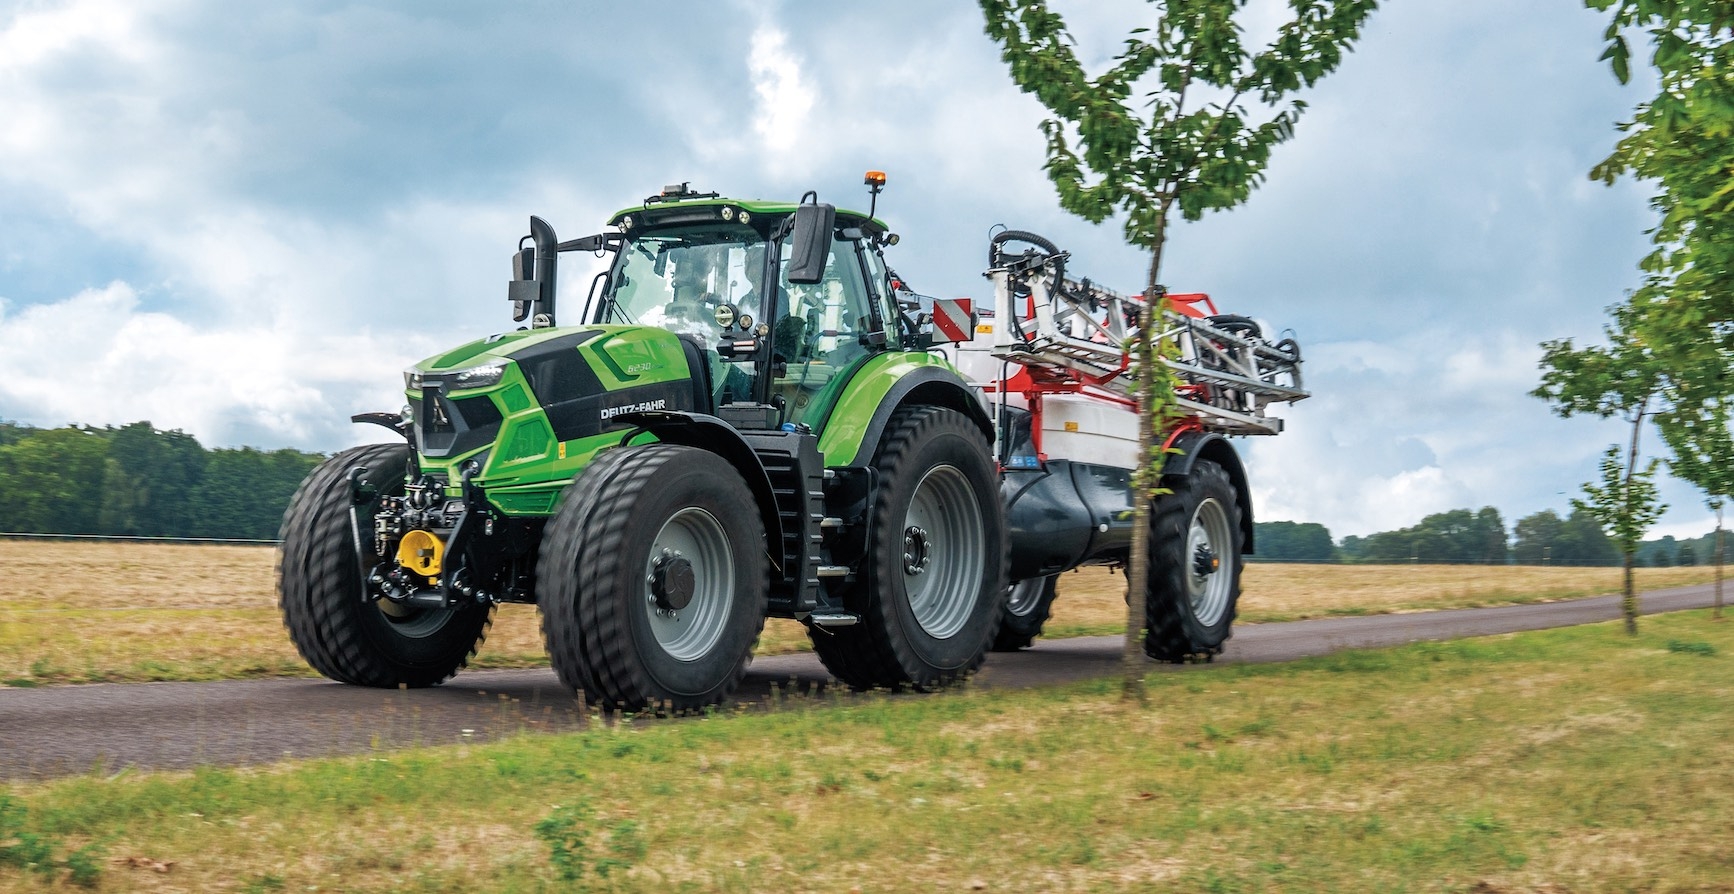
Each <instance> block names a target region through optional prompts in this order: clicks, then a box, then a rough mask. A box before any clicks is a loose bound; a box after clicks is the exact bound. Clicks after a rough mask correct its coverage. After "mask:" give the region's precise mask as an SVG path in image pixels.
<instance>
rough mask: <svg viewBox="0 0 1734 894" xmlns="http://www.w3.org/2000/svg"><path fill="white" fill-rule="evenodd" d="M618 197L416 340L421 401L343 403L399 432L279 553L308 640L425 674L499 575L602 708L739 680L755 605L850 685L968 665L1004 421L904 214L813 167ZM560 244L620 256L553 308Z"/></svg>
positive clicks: (397, 675)
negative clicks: (440, 329)
mask: <svg viewBox="0 0 1734 894" xmlns="http://www.w3.org/2000/svg"><path fill="white" fill-rule="evenodd" d="M883 182H884V181H883V175H879V176H878V177H877V178H875V177H873V176H871V175H870V176H869V185H870V186H871V187H872V194H873V197H874V204H876V202H877V196H878V193H879V189H880V187H881V186H882V185H883ZM608 223H609V226H610V229H609V231H608V232H606V233H604V234H600V235H595V236H588V237H585V238H581V239H575V240H571V241H566V242H561V241H559V239H558V238H557V237H556V236H555V234H554V230H553V228H551V227H550V226H549V225H548V224H547V223H546V222H544V221H543V220H541V219H540V218H531V221H530V235H528V236H526V237H524V240H522V241H521V242H520V244H519V249H518V251H517V252H516V254H515V255H514V257H513V275H514V277H513V280H512V281H511V283H510V287H509V295H508V297H509V299H510V300H511V302H512V304H513V306H514V320H516V321H518V322H527V325H526V326H525V327H524V328H519V329H517V330H515V331H510V332H504V333H500V334H496V335H490V336H488V337H486V338H481V339H478V340H476V341H473V342H470V343H468V344H465V345H462V346H460V347H457V348H454V349H452V350H450V351H447V352H445V353H442V354H439V355H437V356H434V357H430V358H428V359H427V360H424V361H422V362H421V363H418V364H416V365H415V366H414V367H412V368H410V369H409V370H406V371H405V374H404V375H405V396H406V402H407V405H406V406H405V407H404V409H403V411H402V412H401V413H396V414H387V413H375V414H365V415H362V416H357V417H355V418H356V421H358V422H372V423H378V424H381V425H384V426H387V427H389V428H392V429H393V430H395V431H397V432H399V433H400V434H402V435H403V436H404V437H405V439H406V441H407V443H402V444H379V445H370V446H364V447H357V448H353V449H350V450H346V451H343V452H341V453H339V454H337V455H336V456H334V457H332V458H331V459H330V460H328V461H326V462H325V463H324V464H323V465H321V466H320V467H319V468H318V469H316V470H315V471H314V472H313V473H312V474H311V475H310V476H309V477H308V478H307V480H306V481H305V482H304V483H303V484H302V486H301V488H300V490H299V491H298V492H297V494H296V495H295V498H294V500H293V502H292V504H291V506H290V508H289V510H288V513H287V515H286V516H285V519H284V524H283V533H282V540H283V545H282V548H281V555H280V568H279V575H278V576H279V579H278V586H279V593H280V597H281V602H282V608H283V614H284V619H285V623H286V624H287V626H288V628H289V632H290V636H291V638H292V639H293V640H294V642H295V645H296V647H297V648H298V649H299V650H300V652H301V654H302V655H303V656H304V657H305V658H306V660H307V661H308V662H309V663H310V664H311V665H312V666H313V667H314V668H315V669H316V670H318V671H319V672H320V673H322V674H324V675H325V676H327V677H330V678H332V679H334V680H339V681H342V682H346V683H352V684H358V685H364V686H379V687H393V688H395V687H401V686H409V687H419V686H430V685H435V684H438V683H440V682H442V681H444V680H445V679H447V678H449V677H450V676H451V675H452V674H453V673H455V672H456V671H457V670H458V669H459V668H461V667H462V666H463V665H464V663H465V662H466V661H467V660H468V658H469V656H471V655H472V654H474V652H475V650H476V649H477V647H478V646H479V644H480V643H481V640H482V637H483V636H484V634H485V632H486V630H487V627H488V624H489V622H490V619H491V617H492V614H493V611H494V609H495V607H496V606H497V605H499V604H501V603H534V604H536V605H537V606H539V607H540V609H541V615H542V629H543V634H544V637H545V639H546V643H547V648H548V653H549V656H550V658H551V660H552V663H553V666H554V669H555V671H556V672H557V673H558V674H559V677H560V680H561V681H562V682H563V683H564V684H565V685H567V686H570V687H572V688H573V689H574V690H581V691H583V692H584V693H585V694H586V695H587V696H588V698H589V699H590V700H591V703H592V704H597V705H602V706H605V707H607V708H611V709H624V710H643V709H646V708H651V707H654V708H659V709H663V710H675V711H684V710H693V709H698V708H702V707H704V706H707V705H711V704H715V703H717V702H719V701H721V700H722V699H723V698H725V697H726V696H727V695H728V694H729V693H730V692H731V691H732V690H733V689H734V687H735V686H736V685H737V684H738V683H739V682H740V680H741V678H742V677H743V675H744V674H745V672H746V667H747V663H748V661H749V659H750V657H751V654H752V650H753V647H754V645H755V643H756V642H757V640H758V636H759V633H760V631H761V629H762V628H763V625H764V621H765V618H766V617H767V616H776V617H782V618H794V619H796V620H799V621H801V622H802V623H804V624H805V625H806V627H807V629H808V631H809V632H810V635H811V638H812V641H813V647H814V650H815V651H816V652H817V653H818V656H819V658H820V659H821V660H822V661H823V662H824V664H825V667H826V668H827V669H829V671H830V672H831V673H832V674H834V675H835V676H836V677H837V678H838V679H839V680H841V681H843V682H844V683H846V684H848V685H849V686H851V687H855V688H860V689H865V688H875V687H886V688H891V689H905V688H913V689H918V690H925V689H929V688H934V687H939V686H943V685H945V684H946V683H948V682H950V681H952V680H955V679H956V678H958V677H959V676H960V675H963V674H966V673H968V672H970V671H971V670H973V669H974V668H976V667H977V666H978V665H979V664H980V663H981V661H982V658H983V656H984V654H985V653H986V651H987V650H988V648H989V647H990V645H991V644H993V643H994V641H995V636H996V633H997V632H998V631H999V628H1000V624H1001V620H1002V616H1003V615H1004V612H1005V606H1006V603H1007V594H1008V592H1009V588H1008V586H1007V581H1006V562H1007V534H1006V521H1005V513H1004V509H1003V506H1002V503H1001V499H1000V480H999V474H998V469H997V468H996V463H995V456H994V452H993V446H992V445H993V443H994V427H993V424H992V423H991V422H990V419H989V413H988V408H987V407H986V405H985V404H984V401H983V399H982V398H981V397H980V396H979V392H978V391H977V390H975V389H973V388H972V387H971V386H970V384H969V383H968V382H966V381H965V380H964V379H963V378H962V377H961V376H960V375H959V374H958V372H957V371H956V370H955V369H954V368H953V367H952V366H951V365H950V364H948V363H947V362H946V361H945V360H943V359H942V358H940V357H938V356H936V355H935V354H933V353H930V352H929V350H928V348H929V347H930V336H929V335H927V334H924V333H923V332H922V331H920V329H919V328H918V327H917V326H916V325H915V321H914V320H913V319H912V317H911V315H910V313H908V310H907V307H906V306H904V305H900V303H899V300H898V299H899V296H898V294H897V292H896V291H895V289H896V288H897V284H896V280H895V277H894V275H893V274H892V273H891V272H890V270H889V269H888V268H887V266H886V263H885V260H884V258H883V254H882V251H883V249H884V248H885V247H887V246H889V245H894V244H895V243H896V241H897V240H896V236H895V235H893V234H891V233H889V232H888V231H887V229H886V227H885V225H884V224H883V223H881V222H880V221H878V220H876V219H875V218H874V217H873V214H872V211H871V210H869V213H867V214H860V213H856V212H851V211H839V210H837V209H835V208H834V207H832V206H830V205H826V204H821V203H819V202H818V201H817V198H816V196H815V195H814V194H813V193H808V194H807V195H806V196H804V197H803V199H802V201H801V202H799V203H795V204H788V203H771V202H748V201H736V200H732V199H726V198H722V197H719V196H718V195H716V194H715V193H705V194H699V193H696V192H694V191H692V190H691V189H689V188H687V187H686V185H685V184H681V185H678V186H674V187H669V188H667V189H664V190H663V191H662V193H661V194H659V195H655V196H652V197H650V198H648V199H646V200H645V201H644V202H643V203H642V204H640V205H637V206H634V207H631V208H628V209H626V210H623V211H621V212H619V213H617V214H615V215H614V216H613V217H612V218H611V219H610V220H609V221H608ZM566 252H586V253H592V254H596V255H600V256H604V257H609V259H610V260H609V263H608V267H607V269H606V271H605V272H603V273H601V274H599V275H598V276H597V277H596V279H595V281H593V282H592V284H591V288H590V289H589V291H588V296H587V298H588V300H587V303H586V305H585V306H584V307H583V309H582V311H581V312H580V313H577V314H573V315H572V317H571V318H569V319H570V320H571V321H572V322H571V323H569V324H561V323H560V322H558V320H559V319H560V317H557V315H556V308H555V296H556V294H557V292H556V272H557V270H558V267H559V259H560V255H561V254H563V253H566Z"/></svg>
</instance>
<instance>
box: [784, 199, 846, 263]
mask: <svg viewBox="0 0 1734 894" xmlns="http://www.w3.org/2000/svg"><path fill="white" fill-rule="evenodd" d="M808 195H813V194H812V193H808ZM813 199H814V200H813V202H812V203H811V204H802V205H801V206H799V207H797V208H796V209H795V217H794V220H793V221H791V222H790V228H789V229H790V235H791V236H792V238H793V239H794V245H793V247H792V248H791V249H790V250H789V267H788V269H787V271H785V273H784V278H785V279H787V280H788V281H789V282H790V283H793V284H795V285H805V286H810V285H815V284H817V283H818V282H819V281H821V280H823V279H824V278H825V262H826V261H827V260H829V259H830V257H831V231H832V230H833V229H835V228H836V225H837V208H836V206H834V205H826V204H823V203H821V202H819V201H818V196H814V197H813Z"/></svg>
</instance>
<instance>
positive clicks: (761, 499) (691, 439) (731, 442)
mask: <svg viewBox="0 0 1734 894" xmlns="http://www.w3.org/2000/svg"><path fill="white" fill-rule="evenodd" d="M610 422H611V424H617V423H624V424H626V425H630V426H633V428H632V430H631V431H628V432H627V433H626V434H625V436H624V437H622V438H621V439H620V443H622V444H625V443H626V442H628V441H630V440H632V439H633V438H634V437H635V436H637V435H639V434H642V433H645V432H649V433H650V434H652V435H654V436H655V437H656V439H657V440H658V441H661V442H662V443H664V444H679V445H681V446H683V447H696V448H698V449H700V450H708V451H710V452H711V453H714V454H716V455H718V456H720V457H722V458H723V459H725V460H727V461H728V464H729V465H731V466H734V467H735V471H737V472H740V473H741V478H742V479H743V480H745V481H746V483H747V488H748V489H749V490H751V491H752V492H753V502H755V503H757V504H758V507H759V518H760V519H762V520H763V521H764V523H765V536H766V537H767V538H768V539H767V540H766V542H767V543H771V544H780V543H782V542H783V523H782V519H781V518H780V517H779V516H778V515H777V500H776V495H775V494H774V493H773V492H772V491H771V479H770V476H768V475H766V474H765V467H764V465H763V464H761V463H760V462H759V457H758V455H757V454H755V453H753V448H752V447H750V446H748V445H747V442H746V441H745V440H744V439H742V438H741V436H740V433H739V432H737V431H735V430H734V427H733V426H731V425H729V424H728V423H726V422H724V421H722V420H721V419H718V418H716V417H715V416H706V415H704V414H703V413H685V412H671V411H653V412H648V413H623V414H621V415H619V416H615V417H614V418H613V419H612V420H610Z"/></svg>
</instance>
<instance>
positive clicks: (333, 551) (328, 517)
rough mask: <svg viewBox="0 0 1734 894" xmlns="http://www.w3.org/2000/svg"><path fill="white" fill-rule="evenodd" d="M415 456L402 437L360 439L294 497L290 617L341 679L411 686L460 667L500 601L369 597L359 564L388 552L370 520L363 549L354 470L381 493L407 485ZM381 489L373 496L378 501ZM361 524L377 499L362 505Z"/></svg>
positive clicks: (293, 634)
mask: <svg viewBox="0 0 1734 894" xmlns="http://www.w3.org/2000/svg"><path fill="white" fill-rule="evenodd" d="M408 462H409V447H408V445H405V444H371V445H367V446H363V447H355V448H352V449H349V450H345V451H343V452H342V453H339V454H337V455H336V456H333V457H332V458H330V459H328V460H326V461H325V462H324V463H321V464H320V465H319V467H318V468H316V469H314V470H313V473H312V474H310V475H308V476H307V479H306V480H305V481H303V482H301V488H300V489H299V490H297V491H296V492H295V496H294V498H293V499H291V500H290V502H289V511H288V512H287V513H285V514H284V516H283V529H282V532H281V533H280V534H279V537H280V539H281V540H282V545H281V546H279V547H278V549H277V593H278V599H279V603H280V605H281V606H282V609H283V623H284V626H286V627H288V628H289V638H290V640H292V641H293V642H294V643H295V648H296V649H297V650H299V651H300V652H301V657H302V658H305V659H306V660H307V663H308V664H310V665H312V666H313V669H314V670H316V671H318V672H320V673H321V674H324V675H325V676H327V677H329V678H331V679H333V680H336V681H338V682H340V683H353V684H356V685H359V686H378V687H387V688H396V687H398V686H408V687H411V688H415V687H421V686H433V685H435V684H437V683H441V682H444V681H445V680H446V679H447V678H449V677H450V676H451V675H452V674H454V673H457V671H458V669H459V668H461V667H463V666H464V664H465V663H466V662H467V661H468V660H469V657H470V656H471V655H474V654H475V652H476V649H477V648H478V647H479V646H480V645H481V643H482V638H483V637H484V636H485V635H486V633H487V629H488V624H489V622H490V620H491V619H492V616H493V609H492V608H491V607H488V606H482V605H475V604H470V605H462V606H458V607H456V608H417V607H413V606H400V605H395V604H393V603H391V602H388V601H386V600H383V599H373V600H368V599H365V598H364V597H363V595H362V594H363V590H362V581H361V574H362V572H361V569H362V568H372V567H373V566H374V565H375V564H377V563H379V562H380V561H382V559H381V557H380V556H379V555H378V554H377V553H375V552H374V541H373V532H372V530H371V526H367V527H365V528H364V530H363V531H362V535H361V549H362V551H363V555H361V556H360V557H357V556H356V541H355V537H354V534H353V532H352V531H351V528H350V518H349V508H350V506H351V504H352V503H353V498H352V494H353V493H354V488H352V487H351V486H350V483H349V474H350V470H352V469H355V468H358V467H359V468H364V469H366V472H365V473H364V474H363V475H362V476H361V480H362V481H363V482H364V483H365V484H366V485H368V486H369V487H371V488H372V489H373V490H374V491H375V492H377V493H379V494H391V495H401V494H402V493H403V491H404V473H405V469H406V466H407V464H408ZM377 499H378V498H377V497H376V498H375V503H377ZM362 509H363V513H362V520H363V523H364V525H366V524H367V519H368V518H370V517H371V514H372V513H371V511H370V510H371V506H363V507H362Z"/></svg>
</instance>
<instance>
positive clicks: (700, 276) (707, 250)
mask: <svg viewBox="0 0 1734 894" xmlns="http://www.w3.org/2000/svg"><path fill="white" fill-rule="evenodd" d="M726 248H727V247H726V246H689V247H687V248H685V249H683V250H682V251H681V252H680V254H679V255H678V257H676V258H675V259H674V261H675V268H674V278H673V283H672V285H673V298H672V300H670V301H669V303H668V307H667V309H666V311H665V315H664V318H663V320H662V328H664V329H667V330H668V331H670V332H673V333H675V334H676V335H690V336H692V337H693V338H694V339H695V340H697V341H698V343H699V345H700V346H702V347H703V348H704V349H705V350H707V351H708V350H711V349H714V348H715V347H716V345H717V338H718V333H717V325H716V307H717V305H718V304H720V303H721V301H722V299H720V298H718V297H717V294H716V293H715V292H714V291H712V290H711V284H712V282H713V281H714V280H715V279H716V277H717V273H718V270H717V267H718V265H717V263H716V261H717V258H716V253H717V251H718V249H722V250H726Z"/></svg>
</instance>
